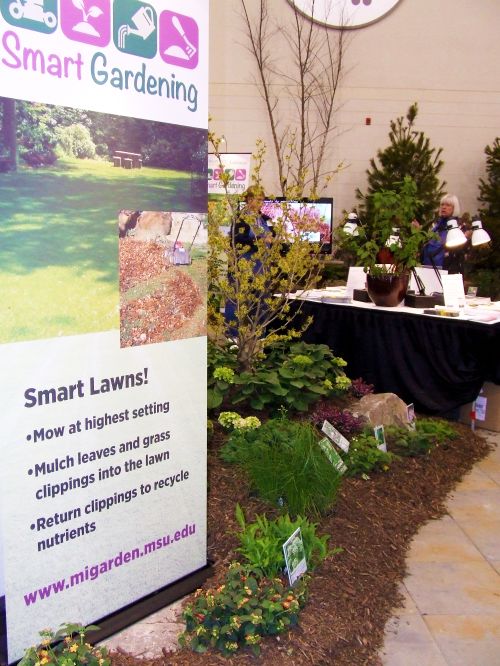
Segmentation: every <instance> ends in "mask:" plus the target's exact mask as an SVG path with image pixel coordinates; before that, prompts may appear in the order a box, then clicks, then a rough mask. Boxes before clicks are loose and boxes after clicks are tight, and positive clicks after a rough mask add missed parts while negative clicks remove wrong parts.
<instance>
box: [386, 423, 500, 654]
mask: <svg viewBox="0 0 500 666" xmlns="http://www.w3.org/2000/svg"><path fill="white" fill-rule="evenodd" d="M482 433H483V434H484V435H486V436H487V437H488V439H489V440H490V441H492V442H493V443H495V444H496V449H495V451H493V453H491V454H490V455H489V456H488V458H487V459H485V460H484V461H482V462H480V463H478V464H477V465H476V466H475V467H474V469H473V470H472V471H471V472H470V473H469V474H468V475H467V477H466V478H465V479H464V480H463V481H462V483H460V484H459V485H458V486H457V488H456V489H455V491H454V492H453V493H452V495H451V496H450V498H449V500H448V503H447V508H448V514H449V515H447V516H445V517H444V518H443V519H441V520H439V521H433V522H431V523H428V524H427V525H425V526H424V527H423V528H422V529H421V530H420V532H419V533H418V534H417V536H416V537H415V538H414V540H413V542H412V546H411V549H410V551H409V554H408V559H407V562H408V571H409V574H408V576H407V578H405V580H404V581H403V584H402V590H401V591H402V593H403V596H404V598H405V604H404V607H403V608H401V609H397V611H396V616H395V617H394V618H393V619H392V620H390V622H389V623H388V625H387V627H386V639H385V645H384V650H383V652H382V654H381V657H382V662H383V664H384V666H413V665H415V666H500V434H499V433H487V432H485V431H482Z"/></svg>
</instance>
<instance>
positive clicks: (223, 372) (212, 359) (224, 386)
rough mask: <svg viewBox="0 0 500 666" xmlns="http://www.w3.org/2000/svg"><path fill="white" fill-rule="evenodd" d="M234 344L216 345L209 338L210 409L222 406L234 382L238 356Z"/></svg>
mask: <svg viewBox="0 0 500 666" xmlns="http://www.w3.org/2000/svg"><path fill="white" fill-rule="evenodd" d="M235 349H236V348H235V347H234V345H230V344H229V343H227V342H226V343H225V344H224V345H220V346H218V345H215V344H214V343H213V342H211V341H210V340H209V342H208V353H207V363H208V366H207V376H208V385H207V406H208V409H216V408H217V407H220V405H221V404H222V402H223V400H224V398H225V396H226V395H228V393H229V390H230V388H231V385H232V384H233V383H234V377H235V368H236V367H237V358H236V354H235V353H234V351H235Z"/></svg>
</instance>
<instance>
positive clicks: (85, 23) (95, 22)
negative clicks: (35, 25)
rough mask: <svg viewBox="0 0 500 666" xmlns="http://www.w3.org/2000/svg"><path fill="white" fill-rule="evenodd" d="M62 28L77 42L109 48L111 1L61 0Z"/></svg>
mask: <svg viewBox="0 0 500 666" xmlns="http://www.w3.org/2000/svg"><path fill="white" fill-rule="evenodd" d="M60 2H61V10H60V11H61V28H62V31H63V33H64V34H65V35H66V37H68V39H71V40H73V41H75V42H83V43H84V44H92V45H93V46H107V45H108V44H109V40H110V35H111V10H110V0H60Z"/></svg>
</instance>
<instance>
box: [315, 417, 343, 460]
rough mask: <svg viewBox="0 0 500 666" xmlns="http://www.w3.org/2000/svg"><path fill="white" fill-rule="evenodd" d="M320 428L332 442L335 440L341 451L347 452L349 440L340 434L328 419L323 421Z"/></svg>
mask: <svg viewBox="0 0 500 666" xmlns="http://www.w3.org/2000/svg"><path fill="white" fill-rule="evenodd" d="M321 430H322V431H323V432H324V433H325V435H327V437H329V438H330V439H331V440H332V442H335V444H336V445H337V446H338V447H339V448H341V449H342V451H345V453H349V440H348V439H346V438H345V437H344V435H342V433H340V432H339V431H338V430H337V429H336V428H334V427H333V426H332V424H331V423H330V422H329V421H323V425H322V427H321Z"/></svg>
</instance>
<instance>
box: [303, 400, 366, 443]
mask: <svg viewBox="0 0 500 666" xmlns="http://www.w3.org/2000/svg"><path fill="white" fill-rule="evenodd" d="M311 420H312V421H313V423H314V424H315V425H317V426H319V427H320V428H321V426H322V425H323V421H329V422H330V423H331V424H332V426H333V427H334V428H336V429H337V430H338V431H339V432H340V433H342V435H344V437H348V436H349V435H357V434H358V433H360V432H361V431H362V430H363V428H364V427H365V425H366V421H365V419H364V418H363V417H361V416H355V415H354V414H353V413H352V412H350V411H349V410H348V409H339V408H338V407H335V406H334V405H332V404H330V403H328V402H320V403H318V404H317V405H316V407H315V408H314V410H313V411H312V412H311Z"/></svg>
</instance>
